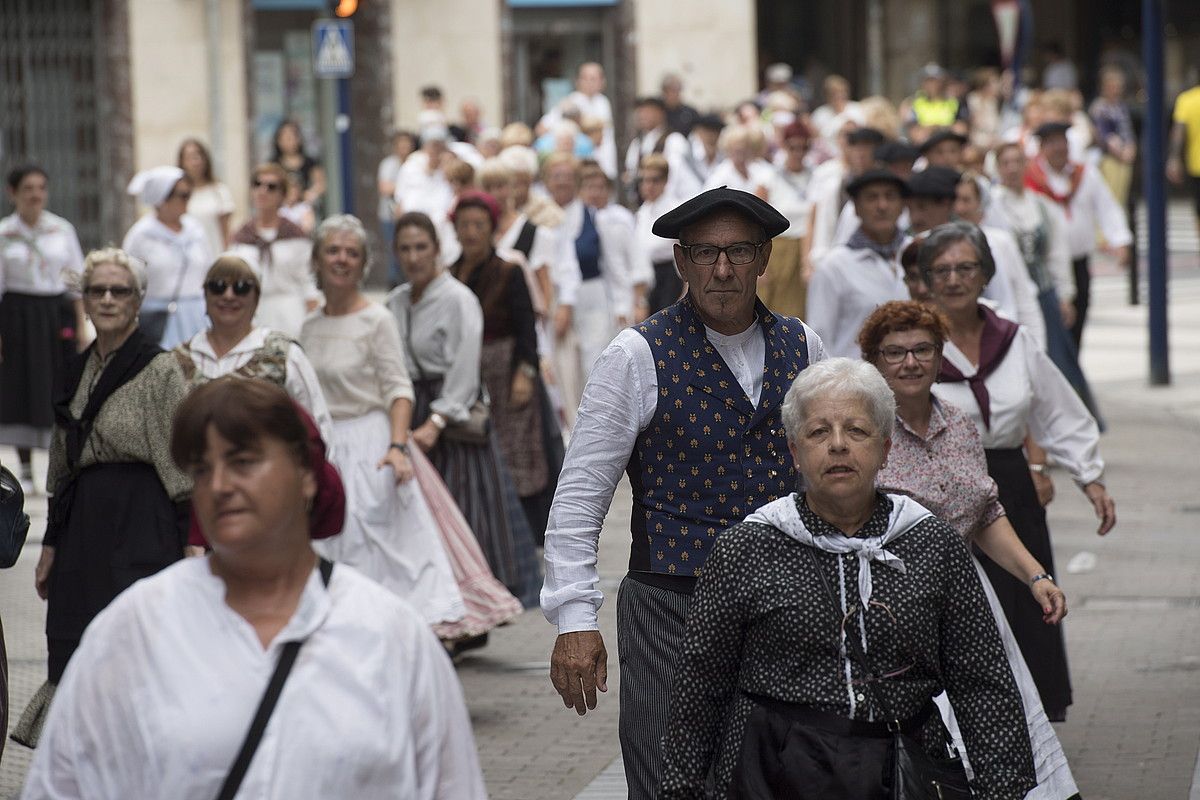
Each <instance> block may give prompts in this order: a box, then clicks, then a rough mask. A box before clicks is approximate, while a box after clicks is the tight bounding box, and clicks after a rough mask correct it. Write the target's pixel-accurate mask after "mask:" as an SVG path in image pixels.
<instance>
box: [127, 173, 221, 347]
mask: <svg viewBox="0 0 1200 800" xmlns="http://www.w3.org/2000/svg"><path fill="white" fill-rule="evenodd" d="M129 193H130V194H133V195H137V197H138V199H139V200H141V202H142V204H143V205H146V206H149V207H150V208H152V209H153V211H151V212H150V213H148V214H146V215H145V216H144V217H142V218H141V219H139V220H138V221H137V222H135V223H134V224H133V227H131V228H130V229H129V232H128V233H126V234H125V242H124V244H123V245H122V249H124V251H125V252H126V253H128V254H129V255H130V256H132V257H134V258H137V259H140V260H141V261H142V262H143V263H145V265H146V273H147V276H148V280H149V283H148V284H147V289H146V296H145V298H144V300H143V302H142V310H141V329H142V333H144V334H145V335H146V336H147V337H148V338H150V339H151V340H152V341H154V342H156V343H157V344H159V345H160V346H161V347H163V348H166V349H170V348H172V347H174V346H175V345H177V344H180V343H181V342H186V341H187V340H188V339H191V338H192V337H193V336H195V335H196V334H197V333H199V332H200V331H202V330H204V291H203V289H202V288H201V284H202V283H203V282H204V272H205V270H207V269H208V265H209V264H210V263H212V259H213V253H212V251H211V250H209V247H208V239H207V237H206V236H205V233H204V228H202V227H201V226H200V223H198V222H196V220H194V219H192V218H191V217H190V216H188V215H187V213H186V212H187V207H188V203H189V201H190V200H191V198H192V182H191V181H190V180H188V177H187V175H186V174H184V171H183V170H181V169H180V168H179V167H155V168H154V169H149V170H145V171H143V172H139V173H138V174H137V175H135V176H134V178H133V180H132V181H131V182H130V184H129Z"/></svg>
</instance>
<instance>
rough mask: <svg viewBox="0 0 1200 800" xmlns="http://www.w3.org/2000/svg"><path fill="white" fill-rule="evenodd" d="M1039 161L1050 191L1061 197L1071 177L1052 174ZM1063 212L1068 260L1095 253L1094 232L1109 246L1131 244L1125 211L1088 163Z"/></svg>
mask: <svg viewBox="0 0 1200 800" xmlns="http://www.w3.org/2000/svg"><path fill="white" fill-rule="evenodd" d="M1039 160H1040V162H1041V164H1042V169H1043V170H1045V173H1046V182H1047V183H1048V184H1049V185H1050V188H1051V189H1053V190H1054V191H1055V192H1057V193H1059V194H1060V195H1065V194H1066V193H1067V192H1069V191H1070V190H1071V177H1070V174H1069V173H1059V172H1055V171H1054V169H1053V168H1051V166H1050V165H1049V164H1048V163H1047V162H1046V160H1045V159H1044V158H1041V159H1039ZM1071 166H1074V165H1071ZM1064 211H1065V213H1066V215H1067V242H1068V246H1069V247H1070V250H1071V258H1083V257H1084V256H1087V255H1091V254H1092V252H1094V251H1095V249H1096V232H1097V230H1098V231H1099V232H1100V233H1101V234H1103V236H1104V240H1105V241H1106V242H1108V245H1109V246H1110V247H1124V246H1125V245H1127V244H1130V243H1131V242H1133V234H1132V233H1131V232H1130V230H1129V222H1128V221H1127V220H1126V219H1125V209H1123V208H1121V204H1120V203H1118V202H1117V200H1116V198H1115V197H1113V193H1112V190H1111V189H1109V188H1108V184H1107V183H1105V182H1104V178H1103V176H1101V175H1100V171H1099V170H1098V169H1096V168H1095V167H1093V166H1092V165H1091V164H1084V165H1083V178H1082V179H1080V181H1079V188H1077V189H1076V190H1075V194H1074V195H1072V196H1071V202H1070V203H1068V204H1067V207H1066V209H1064Z"/></svg>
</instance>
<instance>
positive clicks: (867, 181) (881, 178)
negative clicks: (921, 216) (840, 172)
mask: <svg viewBox="0 0 1200 800" xmlns="http://www.w3.org/2000/svg"><path fill="white" fill-rule="evenodd" d="M872 183H890V184H892V185H893V186H895V187H896V188H897V189H899V190H900V196H901V197H908V196H909V194H910V192H909V191H908V184H907V183H905V182H904V179H903V178H901V177H900V176H899V175H897V174H896V173H894V172H892V171H891V170H888V169H878V168H875V169H869V170H867V171H866V172H864V173H863V174H862V175H859V176H858V177H857V178H855V179H854V180H852V181H850V182H849V183H848V184H846V194H848V195H850V196H851V197H857V196H858V193H859V192H861V191H862V190H863V189H865V188H866V187H867V186H869V185H871V184H872Z"/></svg>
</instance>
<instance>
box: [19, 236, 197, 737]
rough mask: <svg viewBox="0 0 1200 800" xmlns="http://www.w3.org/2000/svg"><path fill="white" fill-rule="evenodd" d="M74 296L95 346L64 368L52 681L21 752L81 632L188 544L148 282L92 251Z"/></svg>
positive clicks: (50, 532) (46, 570) (170, 365)
mask: <svg viewBox="0 0 1200 800" xmlns="http://www.w3.org/2000/svg"><path fill="white" fill-rule="evenodd" d="M81 291H82V293H83V303H84V310H85V311H86V312H87V315H88V317H89V318H90V319H91V320H92V324H93V325H95V327H96V341H95V342H94V343H93V344H92V346H91V347H89V348H88V349H87V350H85V351H84V352H83V353H82V354H80V355H79V356H78V357H77V358H76V359H75V360H74V361H73V362H72V363H71V364H70V365H69V366H68V368H67V373H66V376H65V381H64V383H63V386H62V389H61V390H60V393H59V395H58V396H57V397H56V398H55V404H54V415H55V427H54V436H53V440H52V442H51V447H50V471H49V475H48V477H47V486H48V488H49V489H50V492H51V493H52V494H53V498H52V499H51V501H50V509H49V515H48V519H47V523H46V534H45V537H44V538H43V540H42V553H41V557H40V558H39V559H38V564H37V569H36V573H35V581H36V589H37V593H38V595H39V596H41V598H42V599H43V600H46V601H47V608H46V641H47V647H48V650H49V680H48V682H47V684H46V685H45V686H43V687H42V689H41V690H39V692H38V693H37V694H36V695H35V696H34V698H33V700H31V701H30V704H29V707H28V708H26V711H25V714H24V716H23V717H22V719H21V722H20V723H19V724H18V726H17V729H16V730H15V731H14V737H16V738H17V740H18V741H21V742H25V743H27V744H29V745H30V746H33V744H35V743H36V741H37V737H38V735H39V732H40V729H41V721H42V716H41V715H42V713H43V712H44V709H45V705H46V704H47V703H48V702H49V700H50V698H51V697H52V696H53V691H54V687H55V686H56V685H57V684H58V683H59V681H60V680H62V676H63V670H64V669H65V668H66V666H67V662H68V661H69V660H70V659H71V655H72V653H74V652H75V649H76V647H78V646H79V639H80V637H81V636H82V635H83V631H84V628H86V627H87V626H88V623H89V622H91V621H92V619H93V618H94V617H95V616H96V615H97V614H98V613H100V611H101V610H103V609H104V607H105V606H107V605H108V604H109V603H110V602H112V599H113V598H114V597H116V596H117V595H118V594H120V593H121V592H122V591H124V590H125V589H126V588H128V587H129V586H130V585H131V584H132V583H133V582H134V581H136V580H138V579H139V578H144V577H146V576H147V575H152V574H154V573H155V572H158V571H159V570H160V569H162V568H163V567H165V566H167V565H168V564H171V563H172V562H174V561H176V560H178V559H179V558H182V557H183V547H184V542H185V538H186V535H187V526H188V503H187V498H188V494H189V492H190V491H191V482H190V481H189V480H188V477H187V475H185V474H184V473H183V472H182V471H181V470H180V469H179V468H178V467H176V465H175V464H174V463H173V462H172V461H171V456H170V453H169V452H168V445H169V441H170V427H171V416H172V414H173V413H174V411H175V407H176V406H177V405H178V404H179V401H180V400H182V399H183V396H184V395H185V394H186V393H187V384H186V382H185V381H184V378H183V374H182V373H181V372H180V370H179V366H178V364H176V362H175V359H174V357H173V356H171V355H169V354H167V353H163V352H162V351H161V350H160V349H159V348H158V345H157V344H155V343H154V342H153V341H149V340H148V339H147V338H146V337H145V336H144V335H143V334H142V332H141V331H140V330H139V329H138V308H139V307H140V306H141V302H142V297H144V296H145V293H146V273H145V271H144V269H143V267H142V265H141V264H140V263H139V262H137V261H136V260H134V259H132V258H130V257H129V256H128V255H126V254H125V253H124V252H122V251H121V250H116V249H112V248H110V249H106V250H96V251H93V252H92V253H90V254H88V257H87V259H86V260H85V261H84V265H83V278H82V284H81Z"/></svg>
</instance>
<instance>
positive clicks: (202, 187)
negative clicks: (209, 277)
mask: <svg viewBox="0 0 1200 800" xmlns="http://www.w3.org/2000/svg"><path fill="white" fill-rule="evenodd" d="M176 166H177V167H179V168H180V169H182V170H183V171H184V172H185V173H187V176H188V180H190V181H191V182H192V199H191V200H189V201H188V207H187V212H188V216H190V217H191V218H192V219H194V220H196V221H197V222H199V223H200V226H201V227H202V228H204V236H205V238H206V239H208V250H209V252H210V253H214V254H215V253H222V252H224V251H225V248H226V247H228V246H229V220H230V219H231V218H232V217H233V212H234V211H235V210H236V209H237V204H236V203H234V201H233V193H232V192H230V191H229V187H228V186H226V185H225V184H223V183H221V182H220V181H219V180H217V179H216V176H214V175H213V167H212V154H211V153H209V152H208V148H207V147H205V146H204V143H203V142H201V141H200V140H199V139H184V140H183V144H181V145H179V157H178V159H177V160H176Z"/></svg>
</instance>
